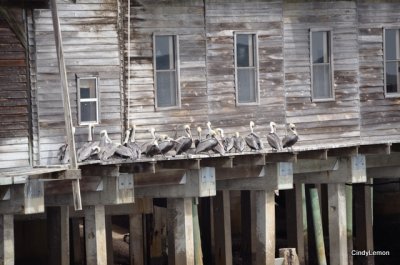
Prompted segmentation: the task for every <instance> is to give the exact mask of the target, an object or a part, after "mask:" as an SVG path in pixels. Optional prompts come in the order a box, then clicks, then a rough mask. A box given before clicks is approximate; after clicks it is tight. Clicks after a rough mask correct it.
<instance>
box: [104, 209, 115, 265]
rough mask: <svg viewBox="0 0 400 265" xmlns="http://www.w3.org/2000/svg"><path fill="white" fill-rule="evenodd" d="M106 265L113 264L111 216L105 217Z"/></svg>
mask: <svg viewBox="0 0 400 265" xmlns="http://www.w3.org/2000/svg"><path fill="white" fill-rule="evenodd" d="M106 244H107V246H106V247H107V264H114V246H113V236H112V216H111V215H106Z"/></svg>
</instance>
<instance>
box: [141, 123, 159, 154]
mask: <svg viewBox="0 0 400 265" xmlns="http://www.w3.org/2000/svg"><path fill="white" fill-rule="evenodd" d="M155 131H156V130H155V129H154V128H151V129H150V133H151V136H152V140H151V142H150V143H149V144H148V145H147V147H146V150H145V151H144V153H145V154H146V156H150V157H152V156H155V155H158V154H161V151H160V148H159V147H158V142H157V139H156V135H155Z"/></svg>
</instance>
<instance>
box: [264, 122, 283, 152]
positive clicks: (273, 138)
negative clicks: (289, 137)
mask: <svg viewBox="0 0 400 265" xmlns="http://www.w3.org/2000/svg"><path fill="white" fill-rule="evenodd" d="M269 126H270V127H271V132H270V133H269V134H268V135H267V141H268V144H269V145H270V146H271V147H272V150H281V149H282V142H281V139H280V138H279V136H278V135H277V134H276V123H275V122H273V121H271V122H270V123H269Z"/></svg>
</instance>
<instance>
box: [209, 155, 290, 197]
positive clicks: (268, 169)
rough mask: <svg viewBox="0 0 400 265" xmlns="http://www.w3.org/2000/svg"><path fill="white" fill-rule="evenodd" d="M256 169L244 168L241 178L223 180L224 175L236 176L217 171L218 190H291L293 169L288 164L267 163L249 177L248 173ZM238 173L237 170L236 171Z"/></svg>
mask: <svg viewBox="0 0 400 265" xmlns="http://www.w3.org/2000/svg"><path fill="white" fill-rule="evenodd" d="M254 169H256V168H245V169H244V170H243V171H241V172H242V173H241V178H237V179H231V178H229V179H223V178H224V175H227V176H228V177H229V176H232V175H233V174H235V175H236V174H237V173H234V172H232V170H228V171H226V172H224V171H217V173H218V174H219V175H218V176H217V189H218V190H281V189H292V188H293V168H292V163H290V162H279V163H268V164H267V165H265V166H263V167H257V169H258V170H259V173H258V175H249V174H248V173H249V171H250V172H251V171H253V170H254ZM236 171H237V172H239V168H237V169H236Z"/></svg>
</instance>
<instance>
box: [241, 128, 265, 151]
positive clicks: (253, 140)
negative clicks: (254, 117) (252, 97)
mask: <svg viewBox="0 0 400 265" xmlns="http://www.w3.org/2000/svg"><path fill="white" fill-rule="evenodd" d="M244 140H245V141H246V144H247V146H248V147H250V149H251V150H255V151H256V150H261V149H263V148H264V147H263V144H262V143H261V140H260V137H259V136H258V135H257V134H255V133H254V122H253V121H250V134H249V135H247V136H246V137H245V138H244Z"/></svg>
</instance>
